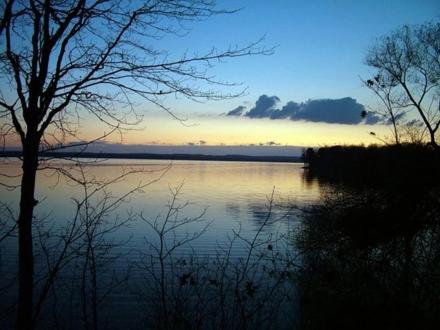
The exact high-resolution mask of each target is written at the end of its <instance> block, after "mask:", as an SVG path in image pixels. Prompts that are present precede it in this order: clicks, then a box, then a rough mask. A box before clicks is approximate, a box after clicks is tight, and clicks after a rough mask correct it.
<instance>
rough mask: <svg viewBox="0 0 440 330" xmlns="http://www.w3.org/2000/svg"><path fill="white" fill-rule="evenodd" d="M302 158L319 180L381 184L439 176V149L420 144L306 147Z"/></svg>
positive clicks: (426, 179) (403, 182)
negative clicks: (315, 148)
mask: <svg viewBox="0 0 440 330" xmlns="http://www.w3.org/2000/svg"><path fill="white" fill-rule="evenodd" d="M303 159H304V162H305V163H307V167H308V169H309V172H310V174H311V175H312V176H317V177H318V178H319V179H321V180H328V181H343V182H347V181H353V182H363V183H368V182H371V183H381V184H385V183H387V182H389V183H402V184H405V182H412V181H419V182H429V181H430V182H433V181H437V182H438V181H439V180H440V171H439V168H440V152H438V151H436V150H434V149H433V148H430V147H428V146H425V145H420V144H400V145H388V146H377V145H372V146H368V147H364V146H333V147H323V148H319V149H318V150H314V149H312V148H309V149H307V150H305V151H304V154H303Z"/></svg>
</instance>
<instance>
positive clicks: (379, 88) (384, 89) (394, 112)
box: [361, 75, 405, 144]
mask: <svg viewBox="0 0 440 330" xmlns="http://www.w3.org/2000/svg"><path fill="white" fill-rule="evenodd" d="M384 79H385V78H384V77H382V76H380V75H377V76H375V77H374V78H373V79H367V80H364V79H361V81H362V83H363V84H364V85H365V86H366V87H367V88H369V89H370V90H371V91H372V92H373V93H374V94H375V95H376V96H377V97H378V98H379V100H380V101H381V104H382V107H378V108H375V109H374V110H373V113H374V114H375V115H378V116H379V117H380V118H381V120H382V121H383V122H385V123H386V124H390V125H391V126H392V133H393V141H394V143H396V144H399V143H400V142H401V137H400V132H399V129H398V126H399V122H400V120H401V119H402V118H403V117H404V116H405V111H404V108H403V107H402V106H401V105H400V104H401V102H399V101H400V100H399V95H395V93H394V92H395V91H394V87H396V86H395V85H394V84H392V83H389V82H385V81H383V80H384ZM367 123H368V118H367Z"/></svg>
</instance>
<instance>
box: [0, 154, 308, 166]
mask: <svg viewBox="0 0 440 330" xmlns="http://www.w3.org/2000/svg"><path fill="white" fill-rule="evenodd" d="M40 155H41V157H53V158H104V159H156V160H161V159H163V160H204V161H237V162H277V163H299V162H302V159H301V157H296V156H292V157H286V156H247V155H203V154H153V153H95V152H81V153H75V152H43V153H41V154H40ZM0 157H21V151H3V152H1V153H0Z"/></svg>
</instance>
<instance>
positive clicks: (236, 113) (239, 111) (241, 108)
mask: <svg viewBox="0 0 440 330" xmlns="http://www.w3.org/2000/svg"><path fill="white" fill-rule="evenodd" d="M244 109H246V107H245V106H243V105H240V106H238V107H236V108H235V109H234V110H231V111H229V112H228V113H227V114H226V116H241V115H242V113H243V111H244Z"/></svg>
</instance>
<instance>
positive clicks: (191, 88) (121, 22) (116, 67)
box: [0, 0, 271, 329]
mask: <svg viewBox="0 0 440 330" xmlns="http://www.w3.org/2000/svg"><path fill="white" fill-rule="evenodd" d="M1 10H2V17H1V24H0V39H1V41H0V42H1V53H0V71H1V78H0V79H1V80H2V83H3V86H8V85H9V86H10V88H9V89H7V88H6V87H5V90H3V88H2V91H1V93H0V116H1V118H2V122H3V125H2V131H4V132H8V133H9V132H11V130H13V131H14V132H15V133H16V135H17V136H18V137H19V140H20V142H21V146H22V157H23V158H22V168H23V174H22V180H21V195H20V210H19V216H18V235H19V243H18V245H19V303H18V309H17V322H16V327H17V328H19V329H30V328H32V306H33V298H32V297H33V272H34V270H33V250H32V246H33V242H32V238H33V237H32V219H33V213H34V207H35V205H37V203H38V201H37V200H35V197H34V192H35V178H36V173H37V169H38V165H39V153H40V152H42V151H44V150H47V149H54V148H56V147H60V146H62V145H63V144H64V143H65V142H66V141H69V140H70V141H71V140H72V139H75V140H77V139H78V136H77V135H78V131H77V124H78V123H79V121H80V114H82V113H88V114H90V115H92V116H94V117H96V118H97V119H98V120H99V121H101V122H103V123H105V124H107V125H109V126H110V127H111V128H112V129H115V130H117V129H120V128H121V126H124V125H128V124H132V123H136V122H138V121H139V119H140V117H139V116H138V114H137V113H135V111H134V109H135V107H134V103H133V101H132V100H133V98H138V99H139V98H140V99H143V100H146V101H149V102H151V103H153V104H156V105H158V106H160V107H162V108H163V109H164V110H165V111H168V112H170V114H172V112H171V111H170V109H169V108H167V107H165V106H164V105H163V104H162V103H161V98H162V96H164V95H172V94H181V95H184V96H186V97H188V98H190V99H200V98H202V99H223V98H227V97H234V96H237V95H239V94H240V92H238V93H232V94H221V93H218V92H216V91H213V90H212V89H211V87H210V86H212V85H218V84H220V85H231V84H228V83H224V82H222V81H220V80H217V79H216V78H215V77H211V76H210V75H208V73H207V70H208V69H209V67H211V66H212V65H213V64H214V62H217V61H220V60H223V59H228V58H234V57H240V56H246V55H252V54H269V53H270V52H271V50H267V49H264V48H261V47H260V46H259V43H258V42H257V43H251V44H249V45H247V46H245V47H242V48H240V47H234V48H229V49H226V50H224V51H219V50H217V49H215V48H213V49H212V50H211V51H209V52H207V53H204V54H197V53H193V54H189V53H185V54H183V55H182V56H180V57H175V56H172V54H168V53H167V52H166V51H163V50H157V49H155V48H153V47H152V46H151V44H150V42H151V41H152V40H153V41H154V40H156V39H157V38H160V37H162V36H164V35H167V34H175V35H179V33H181V32H182V31H185V30H184V25H183V24H184V23H185V22H186V21H194V20H200V19H202V18H205V17H209V16H211V15H215V14H222V13H230V12H231V11H225V10H217V9H216V7H215V1H213V0H146V1H136V2H133V1H128V0H126V1H124V0H123V1H116V0H94V1H87V0H63V1H50V0H45V1H37V0H30V1H18V0H15V1H14V0H9V1H4V2H2V4H1ZM194 82H199V83H198V84H195V83H194ZM199 85H201V87H200V86H199ZM124 107H125V109H128V110H126V111H121V109H122V108H124Z"/></svg>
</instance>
